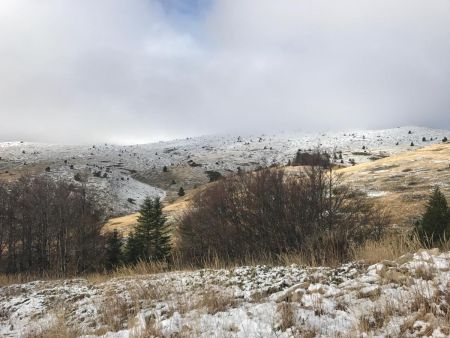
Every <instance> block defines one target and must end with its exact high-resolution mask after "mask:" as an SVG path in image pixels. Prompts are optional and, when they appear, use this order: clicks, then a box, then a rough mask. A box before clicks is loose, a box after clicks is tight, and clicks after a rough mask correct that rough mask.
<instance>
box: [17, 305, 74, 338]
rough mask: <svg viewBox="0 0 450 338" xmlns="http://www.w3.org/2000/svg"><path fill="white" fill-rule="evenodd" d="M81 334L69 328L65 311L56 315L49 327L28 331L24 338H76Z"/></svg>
mask: <svg viewBox="0 0 450 338" xmlns="http://www.w3.org/2000/svg"><path fill="white" fill-rule="evenodd" d="M80 334H81V332H77V331H75V330H74V329H73V328H69V327H68V325H67V323H66V320H65V318H64V314H63V311H62V312H58V313H57V314H56V320H55V321H54V322H53V323H51V324H50V326H48V327H42V328H37V329H36V328H34V329H30V330H29V331H26V332H25V333H24V334H23V335H22V336H21V337H22V338H76V337H79V336H80Z"/></svg>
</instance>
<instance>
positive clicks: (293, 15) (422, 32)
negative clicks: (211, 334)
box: [0, 0, 450, 143]
mask: <svg viewBox="0 0 450 338" xmlns="http://www.w3.org/2000/svg"><path fill="white" fill-rule="evenodd" d="M413 124H414V125H426V126H431V127H439V128H449V129H450V1H448V0H422V1H419V0H395V1H393V0H372V1H366V0H352V1H350V0H340V1H336V0H329V1H322V0H1V1H0V140H1V141H7V140H18V139H24V140H29V141H44V142H65V143H80V142H101V141H107V142H119V143H137V142H148V141H154V140H159V139H171V138H175V137H186V136H194V135H199V134H212V133H224V132H236V133H239V132H245V131H249V132H254V131H270V130H306V131H313V130H330V129H333V130H339V129H351V128H379V127H395V126H399V125H413Z"/></svg>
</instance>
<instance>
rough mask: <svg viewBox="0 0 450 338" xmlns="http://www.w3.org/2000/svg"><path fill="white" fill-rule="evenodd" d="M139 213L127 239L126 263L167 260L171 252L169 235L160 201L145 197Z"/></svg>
mask: <svg viewBox="0 0 450 338" xmlns="http://www.w3.org/2000/svg"><path fill="white" fill-rule="evenodd" d="M139 213H140V216H139V217H138V224H137V226H136V228H135V231H134V233H132V234H130V236H129V238H128V242H127V248H126V255H127V261H128V262H129V263H136V262H138V261H139V260H142V261H160V260H167V259H168V258H169V256H170V251H171V244H170V234H169V227H168V225H167V224H166V217H165V216H164V214H163V212H162V204H161V201H160V199H159V198H155V199H154V200H153V199H151V198H150V197H147V198H146V199H145V200H144V203H143V204H142V206H141V209H140V211H139Z"/></svg>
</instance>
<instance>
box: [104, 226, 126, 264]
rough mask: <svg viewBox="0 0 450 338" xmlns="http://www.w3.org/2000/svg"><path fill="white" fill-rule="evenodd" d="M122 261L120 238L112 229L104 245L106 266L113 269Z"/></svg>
mask: <svg viewBox="0 0 450 338" xmlns="http://www.w3.org/2000/svg"><path fill="white" fill-rule="evenodd" d="M121 262H122V238H121V236H120V235H119V233H118V232H117V230H115V229H114V231H113V232H112V234H110V235H109V236H108V239H107V245H106V268H107V269H108V270H112V269H115V268H116V267H118V266H119V265H120V264H121Z"/></svg>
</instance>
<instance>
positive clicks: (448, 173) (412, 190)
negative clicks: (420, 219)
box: [338, 143, 450, 226]
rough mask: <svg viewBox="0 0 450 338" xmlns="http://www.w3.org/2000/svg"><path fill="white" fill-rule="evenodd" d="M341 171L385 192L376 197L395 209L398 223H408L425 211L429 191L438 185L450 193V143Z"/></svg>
mask: <svg viewBox="0 0 450 338" xmlns="http://www.w3.org/2000/svg"><path fill="white" fill-rule="evenodd" d="M338 172H340V173H342V174H343V175H344V180H345V181H346V182H349V183H351V184H352V186H355V187H356V188H359V189H361V190H363V191H366V190H370V191H382V192H385V193H386V194H385V195H383V196H379V197H376V199H377V201H378V202H379V203H380V204H381V205H384V206H387V207H388V208H389V209H390V210H391V211H392V215H393V221H394V222H395V223H397V224H399V225H405V226H408V225H410V221H411V220H412V219H414V218H415V217H417V216H419V215H420V214H421V213H422V212H423V209H424V205H425V202H426V200H427V198H428V196H429V192H430V190H431V189H433V188H434V187H435V186H436V185H440V186H441V188H442V191H443V192H444V193H445V194H446V196H447V197H450V188H449V187H447V186H445V185H443V184H442V183H443V182H448V181H449V180H450V143H446V144H435V145H430V146H427V147H424V148H421V149H417V150H413V151H406V152H404V153H402V154H398V155H394V156H391V157H387V158H384V159H380V160H377V161H374V162H368V163H362V164H358V165H355V166H353V167H347V168H343V169H339V170H338Z"/></svg>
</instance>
